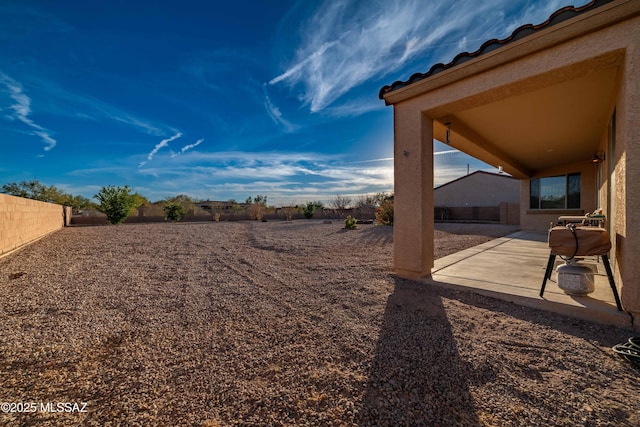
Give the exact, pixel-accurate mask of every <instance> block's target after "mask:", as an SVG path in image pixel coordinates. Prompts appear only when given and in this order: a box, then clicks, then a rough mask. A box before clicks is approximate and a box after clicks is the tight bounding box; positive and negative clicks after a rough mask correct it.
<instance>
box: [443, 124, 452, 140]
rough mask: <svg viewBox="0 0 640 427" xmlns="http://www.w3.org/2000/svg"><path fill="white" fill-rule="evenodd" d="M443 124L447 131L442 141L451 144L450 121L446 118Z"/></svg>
mask: <svg viewBox="0 0 640 427" xmlns="http://www.w3.org/2000/svg"><path fill="white" fill-rule="evenodd" d="M444 125H445V126H446V127H447V133H446V137H445V139H444V142H446V143H447V145H451V121H448V120H447V122H446V123H445V124H444Z"/></svg>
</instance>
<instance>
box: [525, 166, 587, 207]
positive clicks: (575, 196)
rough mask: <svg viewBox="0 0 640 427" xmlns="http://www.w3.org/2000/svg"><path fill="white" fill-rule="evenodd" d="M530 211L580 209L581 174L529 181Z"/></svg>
mask: <svg viewBox="0 0 640 427" xmlns="http://www.w3.org/2000/svg"><path fill="white" fill-rule="evenodd" d="M529 195H530V196H529V208H530V209H580V173H572V174H569V175H560V176H550V177H546V178H535V179H532V180H531V181H529Z"/></svg>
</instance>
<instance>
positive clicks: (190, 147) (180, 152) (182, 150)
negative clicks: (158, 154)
mask: <svg viewBox="0 0 640 427" xmlns="http://www.w3.org/2000/svg"><path fill="white" fill-rule="evenodd" d="M203 142H204V138H200V139H199V140H197V141H196V142H194V143H193V144H187V145H185V146H184V147H182V148H181V149H180V151H178V152H177V153H171V157H176V156H179V155H180V154H182V153H184V152H185V151H189V150H191V149H192V148H195V147H197V146H198V145H200V144H202V143H203Z"/></svg>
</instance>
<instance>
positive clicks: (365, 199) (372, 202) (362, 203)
mask: <svg viewBox="0 0 640 427" xmlns="http://www.w3.org/2000/svg"><path fill="white" fill-rule="evenodd" d="M375 206H376V198H375V196H372V195H371V194H361V195H359V196H358V197H357V199H356V209H363V208H373V207H375Z"/></svg>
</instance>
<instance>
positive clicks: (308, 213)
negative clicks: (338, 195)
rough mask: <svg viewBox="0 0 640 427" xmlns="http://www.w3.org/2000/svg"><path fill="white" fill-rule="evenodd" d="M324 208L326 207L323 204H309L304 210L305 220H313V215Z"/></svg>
mask: <svg viewBox="0 0 640 427" xmlns="http://www.w3.org/2000/svg"><path fill="white" fill-rule="evenodd" d="M323 207H324V205H323V204H322V202H307V204H306V205H305V206H304V209H303V212H304V216H305V218H307V219H311V218H313V214H315V213H316V210H317V209H322V208H323Z"/></svg>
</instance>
